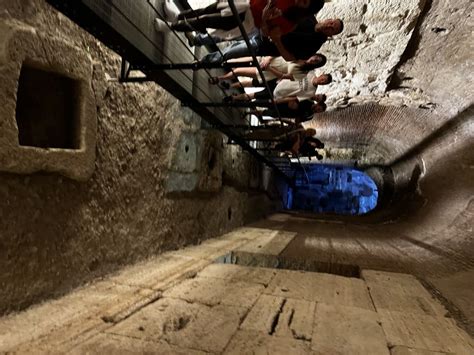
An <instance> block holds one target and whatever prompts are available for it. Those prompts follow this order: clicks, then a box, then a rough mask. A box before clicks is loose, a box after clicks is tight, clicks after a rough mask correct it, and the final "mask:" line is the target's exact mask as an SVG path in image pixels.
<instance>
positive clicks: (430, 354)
mask: <svg viewBox="0 0 474 355" xmlns="http://www.w3.org/2000/svg"><path fill="white" fill-rule="evenodd" d="M390 354H392V355H443V354H448V353H440V352H438V351H430V350H422V349H412V348H407V347H406V346H394V347H393V348H392V349H390ZM449 354H453V353H449Z"/></svg>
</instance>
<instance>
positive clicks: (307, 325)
mask: <svg viewBox="0 0 474 355" xmlns="http://www.w3.org/2000/svg"><path fill="white" fill-rule="evenodd" d="M315 308H316V303H314V302H307V301H302V300H294V299H291V298H287V299H286V302H285V304H284V306H283V309H282V311H281V313H280V318H279V320H278V324H277V327H276V329H275V335H276V336H281V337H287V338H294V339H300V340H306V341H311V340H312V335H313V324H314V316H315Z"/></svg>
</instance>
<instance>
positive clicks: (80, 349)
mask: <svg viewBox="0 0 474 355" xmlns="http://www.w3.org/2000/svg"><path fill="white" fill-rule="evenodd" d="M294 236H295V234H294V233H290V232H277V231H273V230H268V229H262V228H241V229H239V230H236V231H234V232H232V233H229V234H226V235H224V236H222V237H220V238H216V239H213V240H211V241H208V242H205V243H203V244H201V245H199V246H196V247H191V248H187V249H183V250H180V251H175V252H170V253H167V254H165V255H162V256H160V257H157V258H156V259H152V260H149V261H147V262H144V263H141V264H138V265H135V266H132V267H130V268H127V269H124V270H122V271H121V272H120V273H117V274H115V275H111V276H110V277H108V278H107V279H104V280H98V281H97V282H95V283H93V284H90V285H87V286H85V287H83V288H81V289H78V290H76V291H74V292H72V293H71V294H69V295H67V296H65V297H63V298H61V299H58V300H54V301H50V302H47V303H44V304H42V305H39V306H36V307H33V308H31V309H30V310H28V311H26V312H23V313H20V314H16V315H11V316H8V317H5V318H3V319H0V353H3V352H14V353H15V352H18V353H41V352H48V353H66V352H69V353H77V354H83V353H158V354H203V353H212V354H220V353H224V354H254V353H258V354H260V353H269V354H299V353H311V354H393V355H395V354H396V355H402V354H473V353H474V348H473V342H472V339H471V338H470V337H469V335H467V334H466V333H465V332H464V331H463V330H462V329H460V328H459V327H457V325H456V323H455V321H454V320H453V319H452V318H450V316H449V313H448V312H447V311H446V309H445V308H444V307H443V305H442V304H440V303H439V302H438V301H437V300H436V299H434V298H433V297H432V296H431V294H430V293H429V292H428V291H427V290H425V288H424V287H423V286H422V284H421V283H420V282H419V281H418V280H417V279H416V278H415V277H413V276H411V275H407V274H396V273H389V272H381V271H373V270H362V272H361V277H360V278H350V277H343V276H338V275H332V274H325V273H316V272H304V271H297V270H284V269H275V268H264V267H247V266H239V265H233V264H224V263H216V262H215V261H216V260H218V261H223V260H229V256H228V255H229V252H231V251H235V252H236V253H237V255H238V253H243V254H242V255H245V253H247V254H252V253H254V254H260V255H266V256H267V257H268V258H270V259H269V260H271V257H272V256H276V255H279V254H280V253H281V252H282V251H283V249H284V248H285V247H286V246H287V245H288V244H289V243H290V242H291V240H292V239H293V238H294ZM226 255H227V256H226Z"/></svg>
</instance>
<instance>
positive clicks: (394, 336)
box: [378, 310, 474, 355]
mask: <svg viewBox="0 0 474 355" xmlns="http://www.w3.org/2000/svg"><path fill="white" fill-rule="evenodd" d="M378 313H379V315H380V321H381V323H382V327H383V330H384V332H385V335H386V336H387V341H388V345H389V346H390V347H393V346H397V345H400V346H406V347H409V348H415V349H426V350H431V351H440V352H447V353H456V354H466V355H467V354H472V352H473V350H474V348H473V347H472V339H471V338H470V337H469V335H467V334H466V333H465V332H464V331H462V330H461V329H459V328H458V327H456V325H455V323H454V322H453V320H452V319H449V318H442V317H432V316H427V315H421V314H413V313H401V312H391V311H385V310H380V311H379V312H378Z"/></svg>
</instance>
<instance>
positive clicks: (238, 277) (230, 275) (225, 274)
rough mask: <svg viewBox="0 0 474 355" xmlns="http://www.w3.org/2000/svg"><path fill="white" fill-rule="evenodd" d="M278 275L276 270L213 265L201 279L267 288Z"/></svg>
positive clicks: (200, 274)
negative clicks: (240, 282) (244, 283)
mask: <svg viewBox="0 0 474 355" xmlns="http://www.w3.org/2000/svg"><path fill="white" fill-rule="evenodd" d="M276 273H277V271H276V270H274V269H265V268H254V267H245V266H238V265H231V264H211V265H209V266H208V267H206V268H205V269H204V270H202V271H201V272H200V273H199V274H198V276H199V277H212V278H216V279H224V280H229V281H242V282H248V283H256V284H261V285H264V286H267V285H268V284H269V283H270V281H271V280H272V278H273V277H274V276H275V274H276Z"/></svg>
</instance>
